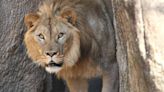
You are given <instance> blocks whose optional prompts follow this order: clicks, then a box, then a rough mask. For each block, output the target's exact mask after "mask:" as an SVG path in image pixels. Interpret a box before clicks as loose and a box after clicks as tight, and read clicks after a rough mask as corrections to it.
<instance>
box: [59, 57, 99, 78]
mask: <svg viewBox="0 0 164 92" xmlns="http://www.w3.org/2000/svg"><path fill="white" fill-rule="evenodd" d="M57 75H58V76H59V77H62V78H63V79H67V78H79V77H81V78H87V79H89V78H91V77H95V76H99V75H101V69H100V67H99V66H97V65H96V64H94V63H93V61H92V60H91V58H83V59H79V61H78V62H77V63H76V64H75V65H74V66H72V67H65V68H63V69H62V70H61V71H60V72H59V73H58V74H57Z"/></svg>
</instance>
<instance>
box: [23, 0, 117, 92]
mask: <svg viewBox="0 0 164 92" xmlns="http://www.w3.org/2000/svg"><path fill="white" fill-rule="evenodd" d="M110 22H111V21H110V19H109V15H108V14H107V10H106V8H105V7H104V6H103V4H102V3H101V0H47V1H45V2H44V3H43V4H42V5H41V6H40V8H39V10H38V12H37V13H30V14H27V15H26V16H25V24H26V26H27V28H28V31H27V32H26V33H25V37H24V41H25V45H26V47H27V54H28V55H29V57H30V58H31V59H32V60H33V61H34V62H36V63H37V64H39V65H41V66H43V67H44V68H45V69H46V71H48V72H50V73H55V74H56V75H57V76H59V77H61V78H63V79H64V80H66V82H67V85H68V87H69V90H70V92H88V81H87V80H88V79H90V78H93V77H96V76H99V77H102V86H103V87H102V92H118V67H117V63H116V56H115V52H116V49H115V38H114V31H113V29H112V26H111V23H110Z"/></svg>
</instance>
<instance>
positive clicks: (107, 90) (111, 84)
mask: <svg viewBox="0 0 164 92" xmlns="http://www.w3.org/2000/svg"><path fill="white" fill-rule="evenodd" d="M118 75H119V74H118V66H117V64H116V63H115V64H113V65H111V68H110V69H109V70H108V71H107V72H104V73H103V76H102V82H103V87H102V92H118V91H119V78H118V77H119V76H118Z"/></svg>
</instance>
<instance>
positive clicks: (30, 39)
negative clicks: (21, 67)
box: [24, 14, 80, 73]
mask: <svg viewBox="0 0 164 92" xmlns="http://www.w3.org/2000/svg"><path fill="white" fill-rule="evenodd" d="M25 23H26V26H27V27H28V31H27V32H26V33H25V38H24V41H25V45H26V48H27V54H28V55H29V57H30V58H32V60H33V61H34V62H36V63H37V64H39V65H41V66H43V67H45V69H46V70H47V71H48V72H50V73H57V72H59V71H60V70H61V69H62V68H63V67H71V66H73V65H74V64H75V63H76V62H77V61H78V58H79V56H80V38H79V30H78V29H76V28H75V27H74V26H72V25H71V24H70V23H69V22H67V21H65V19H63V18H61V17H55V16H53V17H44V16H41V15H38V14H29V15H27V16H26V17H25Z"/></svg>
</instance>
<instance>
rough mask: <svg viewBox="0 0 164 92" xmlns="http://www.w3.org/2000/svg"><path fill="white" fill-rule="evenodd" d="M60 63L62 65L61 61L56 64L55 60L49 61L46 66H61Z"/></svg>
mask: <svg viewBox="0 0 164 92" xmlns="http://www.w3.org/2000/svg"><path fill="white" fill-rule="evenodd" d="M62 65H63V62H61V63H58V64H57V63H55V62H51V63H49V64H47V65H46V66H47V67H62Z"/></svg>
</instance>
